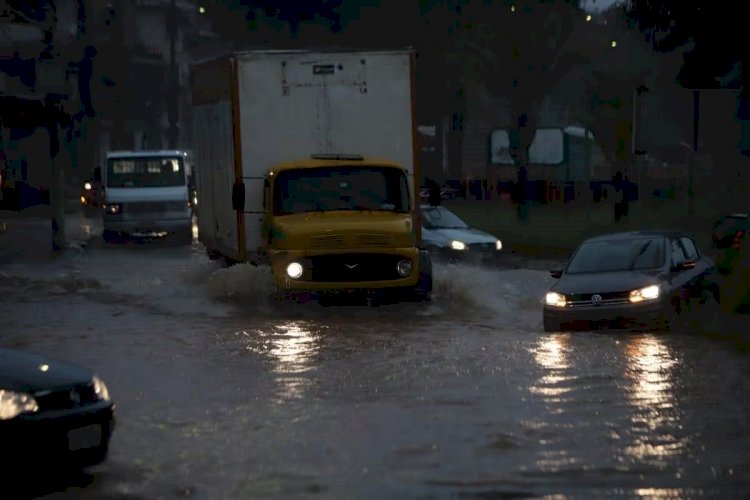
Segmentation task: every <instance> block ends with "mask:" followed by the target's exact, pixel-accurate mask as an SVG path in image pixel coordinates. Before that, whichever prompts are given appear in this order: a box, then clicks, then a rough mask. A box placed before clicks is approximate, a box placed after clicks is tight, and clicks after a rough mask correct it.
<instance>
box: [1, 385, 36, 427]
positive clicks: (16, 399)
mask: <svg viewBox="0 0 750 500" xmlns="http://www.w3.org/2000/svg"><path fill="white" fill-rule="evenodd" d="M35 411H39V405H37V404H36V399H34V397H33V396H31V395H29V394H24V393H22V392H13V391H5V390H2V389H0V420H10V419H11V418H15V417H17V416H18V415H20V414H21V413H27V412H29V413H33V412H35Z"/></svg>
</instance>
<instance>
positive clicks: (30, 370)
mask: <svg viewBox="0 0 750 500" xmlns="http://www.w3.org/2000/svg"><path fill="white" fill-rule="evenodd" d="M114 413H115V407H114V404H113V402H112V401H111V400H110V396H109V391H108V389H107V386H106V385H105V384H104V382H103V381H102V380H101V379H100V378H99V377H97V376H96V375H94V374H93V373H91V372H90V371H89V370H88V369H86V368H84V367H81V366H78V365H76V364H73V363H70V362H66V361H60V360H56V359H50V358H48V357H46V356H41V355H39V354H34V353H29V352H25V351H19V350H14V349H0V443H2V459H0V472H2V474H3V475H6V474H8V475H9V476H8V478H10V477H11V476H10V475H13V477H16V475H20V476H23V477H25V476H26V475H27V474H31V475H33V476H34V477H36V478H37V479H38V480H40V481H41V480H44V477H45V476H47V475H51V474H59V473H61V472H64V471H75V470H78V471H80V470H82V469H84V468H86V467H89V466H93V465H97V464H99V463H101V462H103V461H104V460H105V459H106V457H107V453H108V450H109V442H110V437H111V435H112V431H113V429H114V422H115V419H114Z"/></svg>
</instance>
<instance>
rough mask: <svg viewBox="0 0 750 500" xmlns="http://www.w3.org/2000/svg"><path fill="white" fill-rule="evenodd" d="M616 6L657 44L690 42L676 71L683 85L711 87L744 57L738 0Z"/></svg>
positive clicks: (638, 0) (663, 48) (626, 1)
mask: <svg viewBox="0 0 750 500" xmlns="http://www.w3.org/2000/svg"><path fill="white" fill-rule="evenodd" d="M619 6H620V8H621V10H622V12H623V13H624V14H625V15H626V16H627V18H628V19H629V20H630V22H631V23H633V24H634V25H635V26H637V27H638V29H639V30H640V31H641V32H642V33H643V34H644V36H645V38H646V39H647V40H648V41H650V42H651V43H652V45H653V48H654V49H655V50H657V51H660V52H671V51H674V50H676V49H678V48H679V47H681V46H683V45H685V44H687V43H692V44H693V47H692V49H691V50H690V51H689V53H688V54H687V55H686V58H685V63H684V64H683V66H682V68H681V71H680V72H679V74H678V75H676V79H677V80H678V81H679V82H680V83H682V84H683V85H684V86H686V87H694V88H715V87H716V86H717V82H716V79H717V78H719V77H721V76H723V75H725V74H726V73H727V72H728V71H729V70H730V69H731V67H732V65H733V64H736V63H738V62H739V61H741V60H743V59H745V60H746V59H747V56H748V44H747V41H746V40H744V33H745V30H744V26H743V25H744V22H745V21H744V16H743V13H744V12H743V11H744V9H743V8H742V7H744V3H742V2H734V3H732V2H712V1H710V0H692V1H685V0H622V1H621V2H620V4H619Z"/></svg>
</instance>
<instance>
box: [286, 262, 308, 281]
mask: <svg viewBox="0 0 750 500" xmlns="http://www.w3.org/2000/svg"><path fill="white" fill-rule="evenodd" d="M302 271H304V268H303V267H302V264H300V263H299V262H292V263H291V264H289V265H288V266H286V275H287V276H289V277H290V278H292V279H295V280H296V279H297V278H299V277H300V276H302Z"/></svg>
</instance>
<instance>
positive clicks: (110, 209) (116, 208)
mask: <svg viewBox="0 0 750 500" xmlns="http://www.w3.org/2000/svg"><path fill="white" fill-rule="evenodd" d="M103 208H104V212H105V213H108V214H112V215H114V214H119V213H120V212H122V205H120V204H119V203H108V204H106V205H104V206H103Z"/></svg>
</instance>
